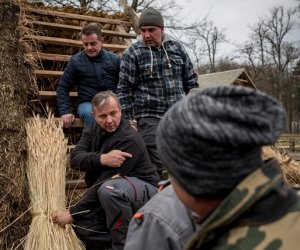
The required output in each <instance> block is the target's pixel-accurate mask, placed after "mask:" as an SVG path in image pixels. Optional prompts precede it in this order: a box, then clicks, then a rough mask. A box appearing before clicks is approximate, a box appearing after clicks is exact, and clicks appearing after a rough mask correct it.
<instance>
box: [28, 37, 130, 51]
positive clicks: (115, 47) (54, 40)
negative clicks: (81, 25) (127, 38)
mask: <svg viewBox="0 0 300 250" xmlns="http://www.w3.org/2000/svg"><path fill="white" fill-rule="evenodd" d="M24 39H25V40H36V41H40V42H43V43H46V44H55V45H62V46H73V47H79V48H81V47H82V42H81V41H77V40H72V39H65V38H58V37H48V36H34V35H25V36H24ZM103 48H105V49H108V50H112V51H123V50H125V49H127V48H128V45H121V44H107V43H105V44H103Z"/></svg>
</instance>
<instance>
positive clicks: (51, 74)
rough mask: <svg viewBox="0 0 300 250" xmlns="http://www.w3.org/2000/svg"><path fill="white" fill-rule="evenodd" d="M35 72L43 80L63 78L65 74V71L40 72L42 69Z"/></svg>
mask: <svg viewBox="0 0 300 250" xmlns="http://www.w3.org/2000/svg"><path fill="white" fill-rule="evenodd" d="M33 72H34V73H35V75H36V76H37V77H39V78H42V77H61V76H62V75H63V73H64V72H63V71H54V70H40V69H36V70H34V71H33Z"/></svg>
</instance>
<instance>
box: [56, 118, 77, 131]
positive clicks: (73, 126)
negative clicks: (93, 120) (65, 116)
mask: <svg viewBox="0 0 300 250" xmlns="http://www.w3.org/2000/svg"><path fill="white" fill-rule="evenodd" d="M54 119H55V120H57V121H59V120H60V119H61V118H59V117H56V118H54ZM71 127H72V128H83V121H82V120H81V119H80V118H75V121H74V122H73V123H72V125H71Z"/></svg>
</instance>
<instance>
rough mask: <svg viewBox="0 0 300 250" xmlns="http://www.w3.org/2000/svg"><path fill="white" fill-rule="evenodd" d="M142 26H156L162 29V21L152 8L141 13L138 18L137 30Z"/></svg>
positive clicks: (157, 12) (158, 13)
mask: <svg viewBox="0 0 300 250" xmlns="http://www.w3.org/2000/svg"><path fill="white" fill-rule="evenodd" d="M142 26H158V27H164V19H163V16H162V15H161V14H160V12H159V11H157V10H156V9H153V8H152V7H149V8H147V9H146V10H144V11H143V12H142V14H141V15H140V18H139V28H140V27H142Z"/></svg>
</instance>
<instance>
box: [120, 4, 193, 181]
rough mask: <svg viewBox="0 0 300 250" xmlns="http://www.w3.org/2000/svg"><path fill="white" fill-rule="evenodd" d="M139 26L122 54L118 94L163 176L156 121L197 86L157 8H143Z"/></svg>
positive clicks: (183, 53) (186, 59)
mask: <svg viewBox="0 0 300 250" xmlns="http://www.w3.org/2000/svg"><path fill="white" fill-rule="evenodd" d="M139 28H140V30H141V36H139V37H138V41H137V42H136V43H134V44H133V45H132V46H131V47H130V48H128V49H127V50H126V51H125V52H124V55H123V60H122V62H121V70H120V76H119V84H118V94H119V98H120V102H121V107H122V113H123V116H124V118H125V119H127V120H129V121H130V122H131V123H132V124H134V123H133V121H134V120H136V121H137V129H138V131H139V132H140V133H141V135H142V137H143V139H144V140H145V143H146V145H147V149H148V152H149V156H150V159H151V161H152V163H153V164H154V165H155V166H156V167H157V170H158V172H159V174H160V176H161V178H163V176H162V171H163V168H162V166H161V162H160V159H159V157H158V154H157V151H156V141H155V136H156V128H157V125H158V122H159V120H160V118H161V117H162V116H163V115H164V113H165V112H166V111H167V110H168V109H169V108H170V107H171V106H172V105H173V104H174V103H176V102H177V101H179V100H180V99H182V98H183V97H184V96H185V95H186V94H187V93H188V92H189V91H190V90H191V89H193V88H197V87H198V82H197V80H198V77H197V74H196V73H195V71H194V69H193V64H192V62H191V60H190V58H189V56H188V54H187V52H186V51H185V49H184V48H183V46H182V45H181V44H180V43H179V42H177V41H174V40H170V39H169V38H168V36H167V35H165V34H164V20H163V17H162V15H161V14H160V13H159V12H158V11H157V10H155V9H153V8H151V7H149V8H148V9H146V10H145V11H144V12H143V13H142V14H141V16H140V18H139ZM174 122H176V121H174Z"/></svg>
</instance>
